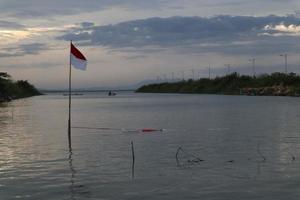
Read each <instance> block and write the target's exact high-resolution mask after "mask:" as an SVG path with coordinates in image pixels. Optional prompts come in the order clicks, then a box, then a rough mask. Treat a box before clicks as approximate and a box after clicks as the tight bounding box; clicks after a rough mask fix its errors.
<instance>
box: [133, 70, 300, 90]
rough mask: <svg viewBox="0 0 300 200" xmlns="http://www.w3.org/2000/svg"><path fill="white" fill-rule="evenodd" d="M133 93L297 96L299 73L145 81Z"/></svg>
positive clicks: (299, 85)
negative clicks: (154, 82)
mask: <svg viewBox="0 0 300 200" xmlns="http://www.w3.org/2000/svg"><path fill="white" fill-rule="evenodd" d="M136 92H144V93H195V94H229V95H237V94H241V95H276V96H299V95H300V76H298V75H296V74H295V73H290V74H284V73H279V72H276V73H273V74H270V75H269V74H262V75H259V76H256V77H252V76H247V75H239V74H237V73H232V74H229V75H226V76H222V77H216V78H214V79H208V78H202V79H199V80H192V79H190V80H187V81H179V82H174V83H168V82H164V83H157V84H148V85H144V86H141V87H140V88H138V89H137V90H136Z"/></svg>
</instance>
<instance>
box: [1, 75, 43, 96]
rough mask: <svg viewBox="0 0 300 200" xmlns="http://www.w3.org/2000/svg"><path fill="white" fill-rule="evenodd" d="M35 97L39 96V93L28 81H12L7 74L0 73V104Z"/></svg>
mask: <svg viewBox="0 0 300 200" xmlns="http://www.w3.org/2000/svg"><path fill="white" fill-rule="evenodd" d="M35 95H41V93H40V92H39V91H38V90H37V89H36V88H35V87H34V86H33V85H32V84H30V83H29V82H28V81H24V80H18V81H14V80H12V78H11V76H10V75H9V74H7V73H4V72H0V102H4V101H10V100H13V99H19V98H25V97H31V96H35Z"/></svg>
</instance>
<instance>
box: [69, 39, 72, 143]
mask: <svg viewBox="0 0 300 200" xmlns="http://www.w3.org/2000/svg"><path fill="white" fill-rule="evenodd" d="M71 45H72V40H71V41H70V60H69V64H70V66H69V67H70V68H69V120H68V141H69V149H72V142H71V100H72V99H71V89H72V87H71V86H72V85H71V84H72V82H71V73H72V67H71Z"/></svg>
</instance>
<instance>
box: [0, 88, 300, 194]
mask: <svg viewBox="0 0 300 200" xmlns="http://www.w3.org/2000/svg"><path fill="white" fill-rule="evenodd" d="M67 103H68V102H67V99H66V97H64V96H62V95H49V96H40V97H34V98H28V99H23V100H17V101H13V102H10V103H7V104H1V105H0V175H1V176H0V199H16V198H18V199H46V200H47V199H76V200H77V199H172V200H173V199H199V198H201V199H243V200H244V199H246V200H247V199H267V200H268V199H270V200H271V199H272V200H273V199H275V200H277V199H278V200H279V199H289V200H290V199H292V200H293V199H295V200H296V199H297V200H298V199H299V198H300V192H299V191H298V188H299V183H300V182H299V180H300V179H299V178H300V170H299V169H300V159H299V158H300V145H299V142H300V138H299V135H298V134H299V132H300V125H299V123H298V119H299V118H300V104H299V99H298V98H284V97H242V96H217V95H173V94H170V95H159V94H155V95H154V94H133V93H120V94H118V96H114V97H107V96H106V95H105V94H96V93H93V94H86V95H82V96H78V97H74V99H73V110H72V113H73V116H72V117H73V126H76V127H111V128H110V129H72V131H73V132H72V142H73V144H72V147H73V149H68V135H67V126H66V125H67ZM140 128H155V129H161V128H163V129H165V131H164V132H160V133H147V134H145V133H142V132H137V131H135V132H122V131H120V130H127V129H140ZM130 141H134V146H133V143H132V144H131V146H130V145H129V144H130ZM179 147H181V148H182V150H183V151H184V152H183V151H180V153H178V154H177V152H178V148H179ZM133 158H134V159H133ZM133 177H134V179H133Z"/></svg>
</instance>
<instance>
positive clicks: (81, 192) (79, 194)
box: [68, 148, 91, 200]
mask: <svg viewBox="0 0 300 200" xmlns="http://www.w3.org/2000/svg"><path fill="white" fill-rule="evenodd" d="M68 162H69V167H70V173H71V179H70V199H71V200H75V199H80V198H83V197H84V198H89V197H91V192H90V191H89V190H88V189H87V187H86V186H84V185H82V184H79V183H78V184H76V177H75V175H76V173H77V171H76V170H75V167H74V165H73V151H72V148H69V159H68ZM78 182H79V181H78Z"/></svg>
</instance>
